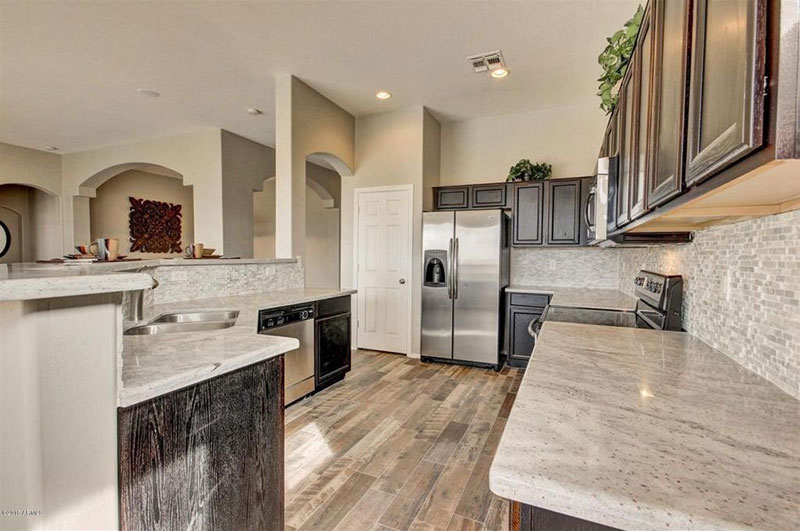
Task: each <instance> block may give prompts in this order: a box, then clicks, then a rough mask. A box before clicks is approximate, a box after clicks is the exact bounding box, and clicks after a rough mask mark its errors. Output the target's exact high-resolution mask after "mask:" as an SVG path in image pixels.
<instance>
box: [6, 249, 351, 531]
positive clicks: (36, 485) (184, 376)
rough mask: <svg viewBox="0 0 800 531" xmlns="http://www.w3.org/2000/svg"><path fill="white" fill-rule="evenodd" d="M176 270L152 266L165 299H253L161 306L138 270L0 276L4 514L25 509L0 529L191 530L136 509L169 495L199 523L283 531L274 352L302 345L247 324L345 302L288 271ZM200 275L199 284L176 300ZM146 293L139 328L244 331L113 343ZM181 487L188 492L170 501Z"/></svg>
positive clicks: (278, 360) (29, 267)
mask: <svg viewBox="0 0 800 531" xmlns="http://www.w3.org/2000/svg"><path fill="white" fill-rule="evenodd" d="M148 262H149V261H148ZM182 262H189V261H183V260H181V261H178V260H176V261H174V262H173V261H168V262H162V261H157V262H155V263H152V264H149V265H147V266H146V267H147V270H148V272H153V271H156V272H159V271H161V272H160V275H161V286H160V287H159V288H158V290H161V294H160V296H159V297H160V298H161V299H172V298H174V297H175V296H180V295H186V294H188V295H189V296H195V295H196V294H197V293H208V292H211V291H216V292H217V293H224V292H225V290H226V289H228V290H230V289H234V290H239V291H242V290H244V289H246V287H247V286H248V285H249V286H250V287H251V290H250V291H251V293H249V294H248V295H239V296H228V297H223V298H221V299H214V300H211V301H208V300H204V301H202V302H200V301H196V300H191V301H183V302H180V301H173V302H170V303H169V304H163V305H158V304H153V302H154V301H158V300H159V297H156V298H153V296H152V292H153V291H154V290H153V289H152V288H153V287H154V286H155V285H156V283H155V282H154V280H153V278H152V277H151V274H148V273H144V272H140V271H138V270H139V269H141V268H142V263H141V262H138V263H137V262H131V263H124V264H123V265H119V264H99V265H91V266H52V265H41V264H24V265H15V266H13V267H10V268H9V267H6V266H3V267H2V268H0V318H1V320H0V339H1V340H0V369H1V370H0V405H2V411H3V417H4V419H5V418H8V419H10V418H13V419H14V428H15V429H6V425H5V424H4V428H3V430H2V434H1V436H2V441H0V442H2V448H3V452H2V462H0V465H1V466H0V469H2V471H3V473H2V474H0V487H2V488H0V493H2V500H0V502H2V503H0V505H2V507H3V508H4V509H5V508H8V509H10V510H16V509H19V510H20V515H15V516H11V517H4V519H3V521H2V525H3V526H5V527H3V529H5V528H6V527H8V528H11V529H17V528H30V527H36V528H38V527H43V528H52V529H111V528H119V527H121V528H122V529H144V528H151V527H152V526H153V525H155V524H156V521H155V519H154V518H153V514H154V511H155V513H156V514H158V515H159V516H158V518H160V520H159V522H160V525H162V526H167V528H169V527H170V526H171V525H172V524H175V525H177V526H181V525H182V523H187V522H182V521H179V520H176V519H174V517H175V515H176V513H175V512H171V513H170V512H163V511H167V506H165V505H163V504H162V505H153V504H149V503H147V502H145V500H150V501H153V500H155V498H154V497H153V496H156V497H158V498H159V499H161V500H164V499H167V498H164V497H163V496H165V495H166V496H168V497H169V499H170V500H172V501H173V502H176V504H175V505H170V508H172V509H176V510H177V509H179V508H180V509H181V514H182V515H183V516H186V515H195V516H196V517H197V518H199V519H200V520H197V521H202V522H205V523H209V522H212V521H213V522H215V525H221V526H225V525H230V526H232V527H231V528H239V527H240V526H242V525H244V526H245V527H251V528H258V529H266V528H275V529H279V528H281V527H282V519H283V507H282V492H283V472H282V471H283V468H282V467H283V453H282V448H283V420H282V419H283V385H282V383H283V363H284V360H283V355H284V354H285V353H286V352H290V351H292V350H293V349H296V348H297V346H298V341H297V339H293V338H287V337H277V336H271V335H262V334H258V331H257V326H256V320H257V312H258V309H263V308H272V307H274V306H276V305H282V304H295V303H300V302H305V301H308V300H319V299H324V298H326V297H328V296H331V297H333V296H337V295H344V293H343V292H340V291H339V290H325V291H320V290H305V289H303V288H301V287H298V282H299V283H300V286H302V268H300V267H299V265H298V264H297V262H296V261H295V260H284V261H279V260H278V261H264V260H261V261H256V260H253V261H233V260H231V261H227V262H228V263H230V265H231V266H232V267H231V268H228V267H227V265H228V264H226V262H223V261H219V260H214V261H199V260H198V261H193V262H189V264H187V265H191V267H190V268H189V269H191V271H197V273H186V272H185V271H184V268H181V267H172V266H173V265H174V266H178V265H183V264H182ZM163 266H167V267H166V268H164V269H165V270H160V269H159V268H161V267H163ZM196 266H206V267H196ZM241 266H245V267H241ZM283 266H288V267H287V268H286V269H288V273H286V274H284V272H283V270H279V269H278V268H279V267H283ZM118 267H124V268H125V271H118V270H117V268H118ZM132 267H135V269H137V271H135V272H130V271H129V270H130V269H131V268H132ZM298 272H299V274H298ZM200 277H202V278H204V279H208V280H209V282H208V283H207V285H201V286H197V288H198V289H197V290H187V289H186V286H187V284H189V283H191V282H192V281H193V280H194V279H195V278H200ZM173 280H174V282H175V285H170V282H172V281H173ZM211 281H215V283H212V282H211ZM284 286H286V287H287V289H283V290H274V288H275V287H284ZM259 288H260V289H261V290H263V291H261V292H259ZM141 290H145V291H146V292H149V293H150V302H151V303H150V304H149V305H147V306H146V309H147V312H146V313H145V317H146V318H147V319H148V320H149V319H153V318H156V317H158V315H160V314H161V313H163V312H167V311H168V310H173V311H177V310H182V309H195V310H197V309H210V308H212V307H220V306H221V307H224V308H226V309H230V310H235V311H238V312H239V314H238V318H237V320H236V323H235V324H234V325H233V326H232V327H229V328H227V329H224V330H206V331H196V332H177V333H164V334H156V335H151V336H127V335H126V336H123V330H124V329H126V328H129V327H131V326H134V325H136V324H140V323H131V322H126V321H125V318H124V315H125V313H126V312H125V310H126V309H128V306H129V302H128V301H129V300H131V298H130V297H129V293H131V292H134V291H141ZM347 293H349V292H347ZM179 463H183V465H191V466H181V465H179ZM174 474H184V475H185V474H188V475H186V476H185V477H183V478H182V479H186V480H187V482H180V481H177V480H178V479H181V478H178V477H172V475H174ZM173 480H176V481H173ZM179 485H183V486H185V485H192V489H194V490H193V491H192V492H193V494H191V493H187V492H178V491H170V490H169V489H170V488H175V487H176V486H179ZM223 487H224V488H223ZM161 489H167V490H161ZM231 493H233V494H231ZM190 494H191V495H190ZM131 502H133V503H131ZM139 502H142V503H139ZM178 504H182V505H178ZM22 510H24V511H22ZM183 516H182V517H183ZM183 527H185V526H183ZM207 527H209V528H210V526H207Z"/></svg>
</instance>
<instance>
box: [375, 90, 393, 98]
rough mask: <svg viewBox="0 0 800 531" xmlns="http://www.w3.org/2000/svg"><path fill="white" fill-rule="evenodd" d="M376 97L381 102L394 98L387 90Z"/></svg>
mask: <svg viewBox="0 0 800 531" xmlns="http://www.w3.org/2000/svg"><path fill="white" fill-rule="evenodd" d="M375 97H376V98H378V99H379V100H388V99H389V98H391V97H392V94H391V92H386V91H385V90H382V91H380V92H378V93H377V94H375Z"/></svg>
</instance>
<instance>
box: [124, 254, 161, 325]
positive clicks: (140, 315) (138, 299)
mask: <svg viewBox="0 0 800 531" xmlns="http://www.w3.org/2000/svg"><path fill="white" fill-rule="evenodd" d="M145 269H147V267H140V268H138V269H135V270H134V271H133V272H134V273H143V272H144V270H145ZM150 276H151V278H152V275H150ZM157 287H158V280H156V279H155V278H153V287H152V288H150V289H156V288H157ZM129 297H130V298H129V300H128V315H129V316H130V319H131V321H135V322H138V321H142V320H143V319H144V290H143V289H137V290H135V291H131V292H130V296H129Z"/></svg>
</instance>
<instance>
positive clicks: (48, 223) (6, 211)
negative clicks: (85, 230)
mask: <svg viewBox="0 0 800 531" xmlns="http://www.w3.org/2000/svg"><path fill="white" fill-rule="evenodd" d="M0 207H4V208H3V209H2V210H0V219H2V220H3V221H4V222H5V223H6V225H8V227H9V229H10V231H11V238H12V240H11V248H10V249H9V252H8V254H6V255H5V256H3V257H2V258H0V263H6V264H10V263H14V262H31V261H33V260H48V259H50V258H57V257H59V256H61V224H60V221H61V219H60V218H61V216H60V211H59V204H58V200H57V198H56V197H55V196H52V195H50V194H48V193H46V192H43V191H41V190H39V189H37V188H31V187H30V186H22V185H16V184H6V185H0Z"/></svg>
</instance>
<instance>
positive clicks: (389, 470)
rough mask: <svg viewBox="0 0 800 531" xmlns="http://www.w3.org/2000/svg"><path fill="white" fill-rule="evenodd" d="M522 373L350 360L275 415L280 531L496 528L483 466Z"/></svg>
mask: <svg viewBox="0 0 800 531" xmlns="http://www.w3.org/2000/svg"><path fill="white" fill-rule="evenodd" d="M521 379H522V371H521V370H517V369H509V368H504V369H503V371H502V372H500V373H496V372H494V371H492V370H491V369H476V368H470V367H461V366H456V365H444V364H438V363H421V362H420V361H418V360H412V359H409V358H407V357H405V356H401V355H397V354H386V353H381V352H373V351H355V352H353V370H352V371H351V372H350V373H348V375H347V377H346V378H345V380H344V381H343V382H340V383H338V384H336V385H334V386H332V387H330V388H328V389H326V390H324V391H322V392H320V393H318V394H317V395H314V396H313V397H311V398H310V399H307V400H304V401H301V402H299V403H297V404H295V405H293V406H291V407H289V408H288V409H287V410H286V511H285V516H286V529H287V530H298V531H299V530H303V531H305V530H315V531H326V530H333V529H335V530H337V531H338V530H347V531H361V530H364V531H370V530H384V531H391V530H396V531H406V530H409V529H410V530H414V531H438V530H441V531H445V530H447V531H451V530H486V531H489V530H498V531H500V530H502V531H504V530H506V529H508V501H507V500H504V499H502V498H499V497H497V496H494V495H493V494H492V493H491V492H490V491H489V467H490V465H491V463H492V458H493V457H494V453H495V450H496V449H497V444H498V441H499V439H500V435H501V434H502V433H503V428H504V427H505V423H506V419H507V418H508V412H509V411H510V409H511V406H512V404H513V403H514V398H515V397H516V391H517V388H518V387H519V382H520V380H521Z"/></svg>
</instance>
